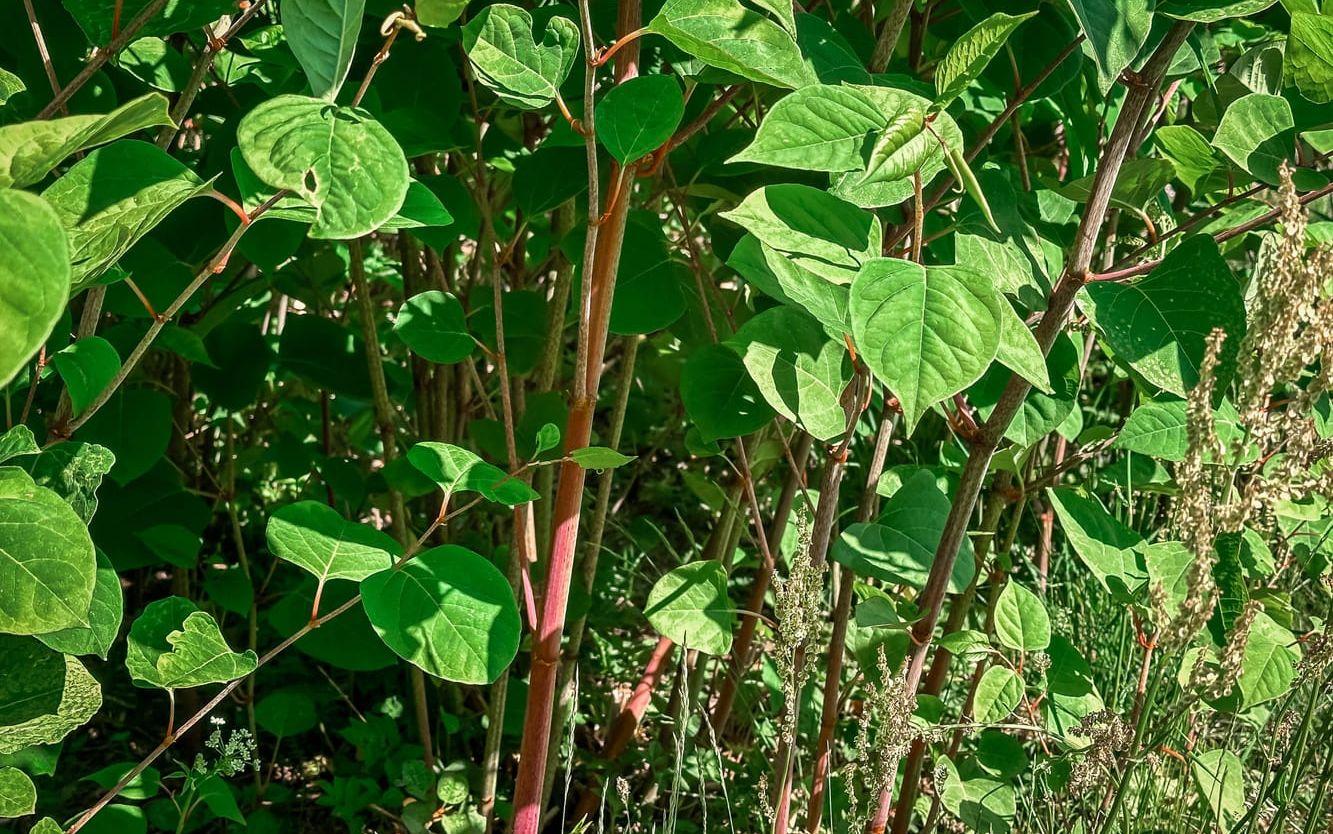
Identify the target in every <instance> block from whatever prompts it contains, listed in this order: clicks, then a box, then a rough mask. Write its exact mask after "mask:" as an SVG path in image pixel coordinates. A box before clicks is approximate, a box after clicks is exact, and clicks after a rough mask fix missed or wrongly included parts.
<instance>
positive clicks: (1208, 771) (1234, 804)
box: [1190, 750, 1248, 831]
mask: <svg viewBox="0 0 1333 834" xmlns="http://www.w3.org/2000/svg"><path fill="white" fill-rule="evenodd" d="M1190 771H1191V772H1192V773H1193V774H1194V784H1195V785H1196V786H1197V787H1198V788H1199V794H1200V795H1201V796H1202V797H1203V799H1204V801H1205V802H1207V803H1208V807H1209V808H1211V809H1212V811H1213V819H1214V820H1215V821H1216V823H1217V827H1218V829H1220V830H1222V831H1227V830H1229V829H1231V828H1232V827H1233V826H1235V825H1236V824H1237V823H1238V822H1240V819H1241V817H1243V816H1245V809H1246V808H1247V807H1248V803H1247V801H1246V799H1245V765H1244V764H1243V763H1242V762H1241V760H1240V758H1239V757H1237V756H1236V754H1235V753H1232V752H1231V751H1230V750H1205V751H1204V752H1202V753H1197V754H1195V755H1194V757H1193V758H1192V759H1191V761H1190Z"/></svg>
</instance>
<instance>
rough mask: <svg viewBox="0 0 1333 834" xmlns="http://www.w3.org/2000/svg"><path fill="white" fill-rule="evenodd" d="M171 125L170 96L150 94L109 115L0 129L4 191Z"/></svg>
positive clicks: (0, 180) (0, 184)
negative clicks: (76, 157)
mask: <svg viewBox="0 0 1333 834" xmlns="http://www.w3.org/2000/svg"><path fill="white" fill-rule="evenodd" d="M171 124H172V121H171V117H170V116H168V115H167V99H166V97H165V96H162V95H161V94H159V93H150V94H149V95H146V96H142V97H140V98H136V99H134V100H133V101H130V102H128V103H126V104H123V105H121V106H120V107H118V108H116V109H115V110H113V111H111V112H110V113H108V114H106V115H105V116H66V117H64V118H60V119H46V120H44V121H31V122H18V123H15V124H11V125H5V126H4V127H0V188H22V187H24V186H27V185H32V184H33V183H36V182H40V181H41V179H42V178H43V177H45V176H46V175H47V174H48V173H50V171H51V169H52V168H55V167H56V166H57V165H59V164H60V163H61V161H62V160H64V159H65V158H66V157H68V156H71V155H72V154H75V153H78V152H79V151H85V150H88V149H89V148H94V147H97V146H98V145H105V144H106V143H107V142H111V141H113V140H115V139H119V138H121V137H122V136H128V135H130V134H131V133H134V132H135V131H138V130H143V129H145V128H149V127H158V126H161V125H171ZM5 214H8V212H0V216H4V215H5Z"/></svg>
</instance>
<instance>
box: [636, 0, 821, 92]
mask: <svg viewBox="0 0 1333 834" xmlns="http://www.w3.org/2000/svg"><path fill="white" fill-rule="evenodd" d="M646 28H647V29H648V31H649V32H654V33H656V34H658V35H661V36H662V37H664V38H666V39H667V40H669V41H671V43H673V44H674V45H675V46H676V47H677V48H678V49H681V50H683V51H685V52H687V53H689V54H690V55H693V56H694V57H695V58H698V59H699V60H700V61H703V62H704V63H705V64H708V65H710V66H714V67H717V68H718V69H723V70H726V71H727V72H731V73H735V74H736V75H739V76H741V77H742V78H748V79H749V80H751V81H758V82H759V83H761V84H770V85H772V86H774V87H786V88H788V89H795V88H797V87H804V86H806V85H807V84H813V83H815V82H816V78H815V77H814V73H813V72H812V71H811V70H810V68H809V67H807V66H806V65H805V63H804V62H803V61H802V60H801V51H800V49H799V48H798V47H797V46H796V40H795V39H794V38H793V37H792V35H791V33H790V32H787V31H785V30H783V28H782V27H781V26H779V25H777V24H776V23H773V22H771V21H770V20H769V19H768V18H766V17H764V16H763V15H762V14H759V13H758V12H755V11H752V10H750V9H747V8H746V7H745V6H742V5H741V4H740V2H738V0H667V2H666V3H665V4H663V6H662V10H661V11H660V12H658V13H657V16H656V17H654V18H653V19H652V20H651V21H650V22H649V23H648V26H647V27H646Z"/></svg>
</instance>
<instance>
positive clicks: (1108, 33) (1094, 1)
mask: <svg viewBox="0 0 1333 834" xmlns="http://www.w3.org/2000/svg"><path fill="white" fill-rule="evenodd" d="M1069 5H1070V7H1072V8H1073V10H1074V16H1075V17H1077V18H1078V22H1079V25H1080V26H1081V27H1082V28H1083V33H1084V34H1085V35H1087V36H1088V40H1087V49H1089V50H1090V51H1091V52H1092V57H1093V60H1095V61H1096V62H1097V70H1098V75H1099V76H1100V79H1101V86H1102V89H1108V88H1109V87H1110V85H1111V84H1112V82H1114V81H1115V80H1116V79H1117V78H1118V77H1119V76H1120V73H1121V72H1122V71H1124V69H1125V68H1126V67H1128V66H1129V65H1130V63H1131V62H1132V61H1133V60H1134V58H1135V57H1136V56H1137V55H1138V54H1139V50H1140V49H1142V48H1143V45H1144V44H1145V43H1147V41H1148V34H1149V32H1150V30H1151V29H1152V10H1153V0H1069Z"/></svg>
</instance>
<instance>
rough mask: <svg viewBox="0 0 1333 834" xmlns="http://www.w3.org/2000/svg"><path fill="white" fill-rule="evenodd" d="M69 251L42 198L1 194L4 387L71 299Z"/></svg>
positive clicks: (0, 365)
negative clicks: (66, 302)
mask: <svg viewBox="0 0 1333 834" xmlns="http://www.w3.org/2000/svg"><path fill="white" fill-rule="evenodd" d="M69 280H70V266H69V246H68V244H67V243H66V240H65V232H64V229H63V228H62V226H61V223H60V218H59V217H58V216H57V215H56V213H55V211H53V210H52V208H51V205H50V204H49V203H47V202H46V201H45V200H43V199H42V198H40V197H37V196H34V195H32V194H27V193H25V192H22V191H8V190H0V385H7V384H8V383H9V381H10V380H12V379H13V378H14V376H15V375H16V374H17V373H18V372H19V371H20V370H21V369H22V368H23V366H24V365H25V364H27V362H28V359H29V358H30V357H31V356H32V355H33V354H34V353H36V352H37V350H38V349H39V348H40V347H41V346H42V345H43V344H44V343H45V342H46V337H47V336H49V335H51V331H52V330H53V329H55V325H56V322H57V321H58V320H59V319H60V315H61V313H63V312H64V309H65V301H66V300H67V299H68V298H69Z"/></svg>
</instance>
